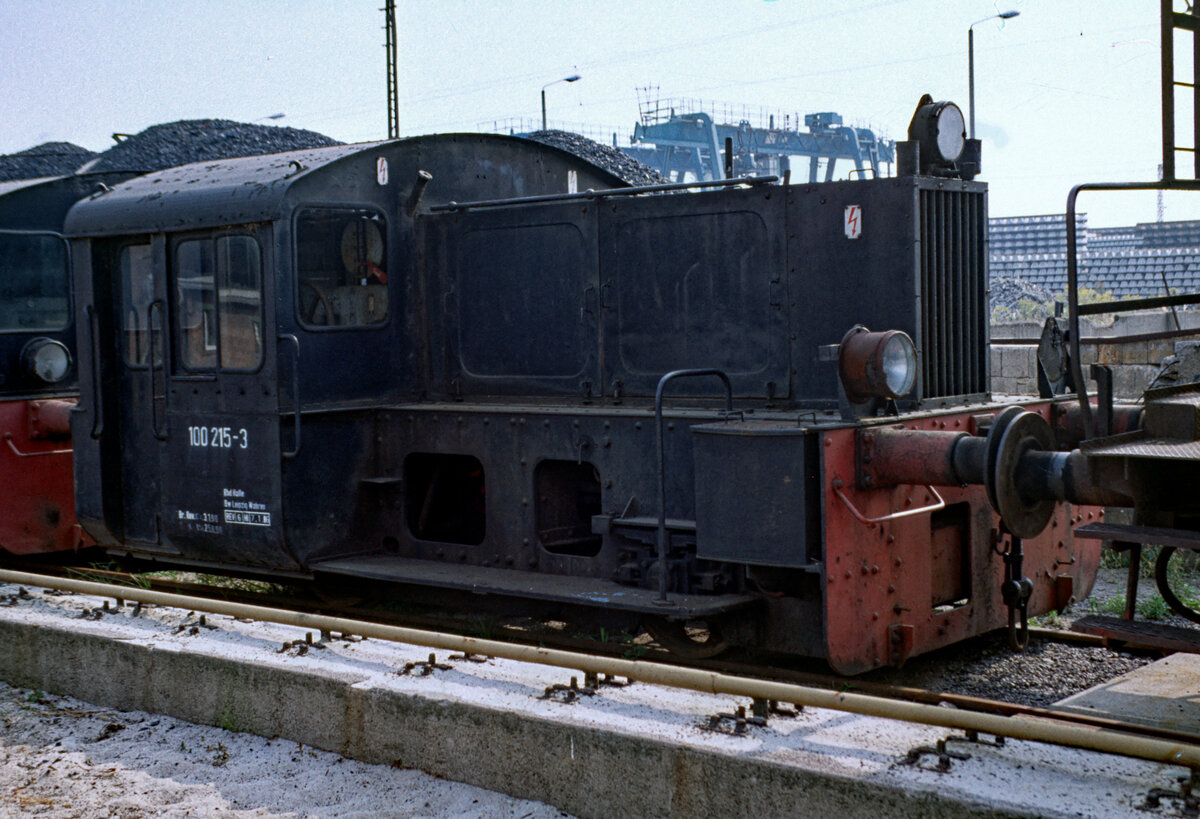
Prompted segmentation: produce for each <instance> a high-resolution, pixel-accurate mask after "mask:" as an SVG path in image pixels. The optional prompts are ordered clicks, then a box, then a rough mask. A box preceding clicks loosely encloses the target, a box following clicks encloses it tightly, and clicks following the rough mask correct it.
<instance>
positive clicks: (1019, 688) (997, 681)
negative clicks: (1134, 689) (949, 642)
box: [864, 569, 1195, 706]
mask: <svg viewBox="0 0 1200 819" xmlns="http://www.w3.org/2000/svg"><path fill="white" fill-rule="evenodd" d="M1153 591H1154V581H1153V580H1152V579H1143V580H1142V582H1141V585H1140V587H1139V598H1140V599H1148V598H1149V597H1150V595H1151V593H1152V592H1153ZM1124 594H1125V569H1100V572H1099V574H1098V575H1097V578H1096V584H1095V586H1094V588H1093V589H1092V594H1091V596H1090V597H1089V598H1088V599H1087V600H1084V601H1082V602H1080V603H1076V604H1075V605H1074V606H1072V607H1071V609H1069V610H1068V611H1066V612H1065V613H1063V614H1061V615H1054V616H1051V617H1043V618H1040V619H1039V620H1038V621H1036V622H1034V623H1033V624H1032V625H1040V626H1043V627H1047V628H1055V629H1062V630H1069V629H1070V628H1071V624H1072V623H1074V622H1075V621H1076V620H1078V619H1080V618H1082V617H1086V616H1088V615H1091V614H1095V613H1098V612H1100V610H1101V608H1102V607H1103V605H1104V604H1105V602H1106V601H1109V600H1112V599H1114V598H1116V597H1123V596H1124ZM1158 622H1161V623H1163V624H1164V625H1170V626H1176V627H1180V628H1195V625H1194V624H1190V623H1188V621H1186V620H1183V619H1181V618H1178V617H1167V618H1164V619H1163V620H1161V621H1158ZM1153 660H1154V658H1153V657H1148V656H1145V655H1141V654H1128V653H1124V652H1120V651H1113V650H1111V649H1107V648H1101V647H1090V646H1077V645H1068V644H1064V643H1056V642H1051V641H1048V640H1043V639H1040V638H1037V637H1032V638H1031V639H1030V641H1029V646H1028V648H1026V650H1025V651H1024V652H1023V653H1019V654H1018V653H1015V652H1013V651H1012V650H1011V649H1010V648H1009V646H1008V637H1007V635H1006V634H1004V633H994V634H990V635H987V636H985V637H981V638H978V639H976V640H969V641H967V642H965V643H961V644H959V645H956V646H951V647H950V648H947V649H943V650H942V651H937V652H934V653H932V654H929V655H926V656H924V657H918V658H916V659H915V660H913V661H910V662H909V663H908V664H907V665H906V666H905V667H904V668H902V669H899V670H894V669H885V670H882V671H879V672H874V673H873V674H870V675H866V676H865V677H864V679H871V680H876V681H880V682H888V683H892V684H896V685H911V686H916V687H920V688H928V689H931V690H935V691H946V692H948V693H954V694H966V695H970V696H975V697H985V698H988V699H995V700H1002V701H1004V702H1015V703H1023V704H1027V705H1038V706H1046V705H1052V704H1053V703H1055V702H1058V701H1059V700H1061V699H1065V698H1066V697H1069V696H1071V695H1072V694H1077V693H1079V692H1080V691H1086V690H1087V689H1089V688H1092V687H1093V686H1096V685H1100V684H1101V683H1104V682H1107V681H1109V680H1111V679H1113V678H1114V677H1117V676H1120V675H1121V674H1126V673H1128V672H1130V671H1133V670H1134V669H1136V668H1140V667H1141V666H1143V665H1146V664H1147V663H1149V662H1152V661H1153Z"/></svg>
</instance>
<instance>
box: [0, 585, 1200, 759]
mask: <svg viewBox="0 0 1200 819" xmlns="http://www.w3.org/2000/svg"><path fill="white" fill-rule="evenodd" d="M42 568H43V569H45V568H46V567H42ZM0 582H8V583H17V584H22V583H23V584H27V585H39V586H46V587H52V588H58V589H62V590H66V591H73V592H78V593H82V594H91V595H98V596H102V597H108V598H113V599H115V600H116V601H117V603H118V609H119V608H120V607H122V606H123V605H124V604H125V603H126V602H136V603H138V604H140V605H147V604H149V605H155V606H173V607H177V608H182V609H188V610H196V611H204V610H208V611H211V612H214V613H218V614H232V615H233V616H242V617H249V618H251V619H261V620H264V621H272V622H287V623H290V624H293V625H300V626H305V627H311V628H315V629H320V630H321V632H322V634H323V636H325V637H327V636H330V635H332V634H335V633H340V634H342V635H345V634H354V635H362V636H372V637H376V638H382V639H389V640H397V641H401V642H411V643H416V644H419V645H427V646H430V647H434V648H439V647H440V648H447V649H452V650H461V651H463V652H464V653H466V654H468V655H470V654H475V655H485V656H495V657H507V658H509V659H517V660H524V661H529V662H534V663H540V664H546V665H557V666H561V667H564V668H569V669H578V670H581V671H583V672H584V673H585V674H586V675H588V678H594V677H595V676H596V675H598V674H610V675H619V676H625V677H628V678H629V679H631V680H640V681H643V682H652V683H658V684H663V685H668V686H676V687H681V688H691V689H694V690H704V691H711V692H715V693H729V694H735V695H743V696H748V697H750V698H751V699H752V700H753V701H754V706H755V708H756V709H761V710H762V711H764V712H765V711H766V709H767V707H768V706H769V704H770V703H771V702H782V703H795V704H796V705H798V706H803V705H813V706H817V707H826V708H834V709H840V710H846V711H851V712H854V713H863V714H870V715H876V716H884V717H888V718H894V719H901V720H907V721H912V722H917V723H923V724H931V725H940V726H942V727H947V728H961V729H962V730H964V731H966V732H967V734H968V736H970V735H972V734H979V733H985V734H992V735H995V736H997V737H1000V736H1010V737H1014V738H1019V739H1032V740H1035V741H1042V742H1049V743H1052V744H1060V745H1071V746H1075V747H1084V748H1091V749H1093V750H1101V751H1106V752H1110V753H1116V754H1122V755H1127V756H1132V757H1138V758H1143V759H1156V760H1158V761H1166V762H1173V763H1175V764H1181V763H1182V764H1187V765H1190V766H1193V767H1195V766H1200V734H1194V733H1189V732H1181V731H1173V730H1168V729H1162V728H1155V727H1149V726H1145V725H1137V724H1132V723H1126V722H1122V721H1118V720H1113V719H1106V718H1100V717H1094V716H1087V715H1082V714H1077V713H1072V712H1067V711H1063V710H1060V709H1055V708H1045V707H1038V706H1033V705H1023V704H1018V703H1011V702H1003V701H1000V700H995V699H988V698H983V697H976V696H968V695H963V694H955V693H951V692H945V691H933V690H928V689H924V688H918V687H913V686H903V685H891V684H886V683H879V682H870V681H864V680H857V679H851V680H848V679H847V678H844V677H838V676H835V675H831V674H827V673H825V674H823V673H818V672H814V671H812V670H804V669H796V668H786V667H780V666H778V665H772V664H770V663H769V662H768V663H767V664H763V663H762V662H760V661H755V662H751V661H750V659H748V658H738V657H734V658H713V659H691V660H689V659H684V658H679V657H676V656H673V655H671V654H670V653H669V652H668V651H665V650H663V649H662V648H660V647H657V646H654V645H651V644H646V643H644V642H643V643H639V644H636V645H635V646H634V647H631V645H630V644H628V643H624V644H613V643H611V642H604V641H601V640H595V639H584V638H581V637H579V636H573V635H567V634H561V633H559V634H556V633H555V630H554V629H553V628H549V629H538V630H537V631H536V632H534V631H531V630H530V629H529V628H527V627H515V626H512V627H503V626H502V627H499V628H498V629H497V631H496V636H497V637H501V638H503V639H495V638H491V639H486V640H485V639H481V638H479V637H474V636H470V635H469V634H464V633H463V631H464V629H463V624H462V623H461V622H458V623H455V622H454V621H453V620H451V619H448V618H446V617H439V616H434V615H429V614H426V615H414V614H408V613H406V614H396V613H390V612H380V611H376V610H364V609H362V608H342V609H340V610H339V609H337V608H336V607H331V606H330V604H329V603H328V602H323V601H321V600H320V599H319V598H318V597H317V596H316V595H311V596H309V597H308V598H304V597H301V598H299V599H298V598H297V597H296V596H295V595H293V594H290V593H289V594H288V595H282V594H279V593H276V592H273V591H263V590H254V589H246V588H230V587H224V586H213V585H210V584H206V583H201V582H194V581H188V580H179V579H175V578H163V577H146V576H143V575H134V574H129V573H125V572H115V571H110V570H105V569H96V568H92V567H56V568H55V570H54V572H53V573H49V572H44V573H42V574H32V573H28V572H13V571H0ZM105 605H106V606H107V603H106V604H105ZM331 610H336V611H337V614H338V615H339V616H333V615H330V614H328V613H326V612H329V611H331ZM350 614H353V615H354V616H355V619H349V618H348V617H347V616H345V615H350ZM364 617H369V619H361V618H364ZM432 629H437V630H436V631H435V630H432ZM1043 636H1045V637H1046V638H1051V637H1054V636H1056V634H1055V633H1053V632H1050V633H1047V634H1044V635H1043ZM631 654H634V655H636V657H637V658H636V659H630V655H631ZM946 706H950V707H946Z"/></svg>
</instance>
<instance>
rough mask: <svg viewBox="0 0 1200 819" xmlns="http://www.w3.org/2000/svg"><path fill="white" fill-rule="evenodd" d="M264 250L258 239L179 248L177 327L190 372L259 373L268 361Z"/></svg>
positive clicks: (229, 238) (182, 356) (208, 241)
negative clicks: (265, 353)
mask: <svg viewBox="0 0 1200 819" xmlns="http://www.w3.org/2000/svg"><path fill="white" fill-rule="evenodd" d="M262 300H263V296H262V251H261V250H260V248H259V246H258V242H257V240H255V238H254V237H252V236H244V235H232V236H228V235H227V236H217V237H215V238H208V237H205V238H201V239H188V240H185V241H182V242H180V243H179V244H178V245H176V246H175V313H174V316H175V324H176V344H177V345H178V350H179V353H178V358H179V362H180V363H181V364H182V365H183V367H184V368H185V369H188V370H193V371H205V370H215V369H218V368H219V369H221V370H234V371H238V370H242V371H249V370H255V369H257V368H258V367H259V365H260V364H261V363H262V358H263V334H262Z"/></svg>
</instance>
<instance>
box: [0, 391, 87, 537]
mask: <svg viewBox="0 0 1200 819" xmlns="http://www.w3.org/2000/svg"><path fill="white" fill-rule="evenodd" d="M72 403H74V402H73V401H62V400H56V401H47V400H42V401H27V400H18V401H3V402H0V437H3V438H4V443H3V444H2V445H0V486H2V487H3V491H0V549H3V550H4V551H6V552H10V553H12V554H18V555H33V554H40V553H44V552H57V551H64V550H68V549H76V548H79V547H80V546H81V545H86V544H85V542H84V540H83V538H84V535H83V534H82V532H81V530H80V527H79V524H78V523H77V522H76V520H75V485H74V475H73V472H72V469H73V464H72V450H71V446H70V441H69V440H67V441H64V440H63V438H62V433H61V432H56V430H61V429H62V423H63V422H65V419H66V417H67V416H66V411H67V410H68V409H69V407H70V405H71V404H72ZM35 404H36V405H40V406H38V407H37V408H36V409H35V408H34V405H35Z"/></svg>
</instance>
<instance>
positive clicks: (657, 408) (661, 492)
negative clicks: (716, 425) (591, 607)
mask: <svg viewBox="0 0 1200 819" xmlns="http://www.w3.org/2000/svg"><path fill="white" fill-rule="evenodd" d="M701 375H715V376H717V377H718V378H720V379H721V381H722V382H724V384H725V413H726V415H728V414H729V413H731V412H733V385H732V384H731V383H730V381H729V376H728V375H726V374H725V373H724V372H723V371H721V370H715V369H701V370H674V371H673V372H669V373H667V374H666V375H664V376H663V377H662V378H660V379H659V381H658V389H656V390H655V391H654V438H655V444H656V446H657V450H658V602H659V603H666V602H667V477H666V458H665V456H664V455H663V450H664V445H663V414H662V403H663V389H664V388H665V387H666V386H667V382H668V381H671V380H673V379H676V378H690V377H693V376H701Z"/></svg>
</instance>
